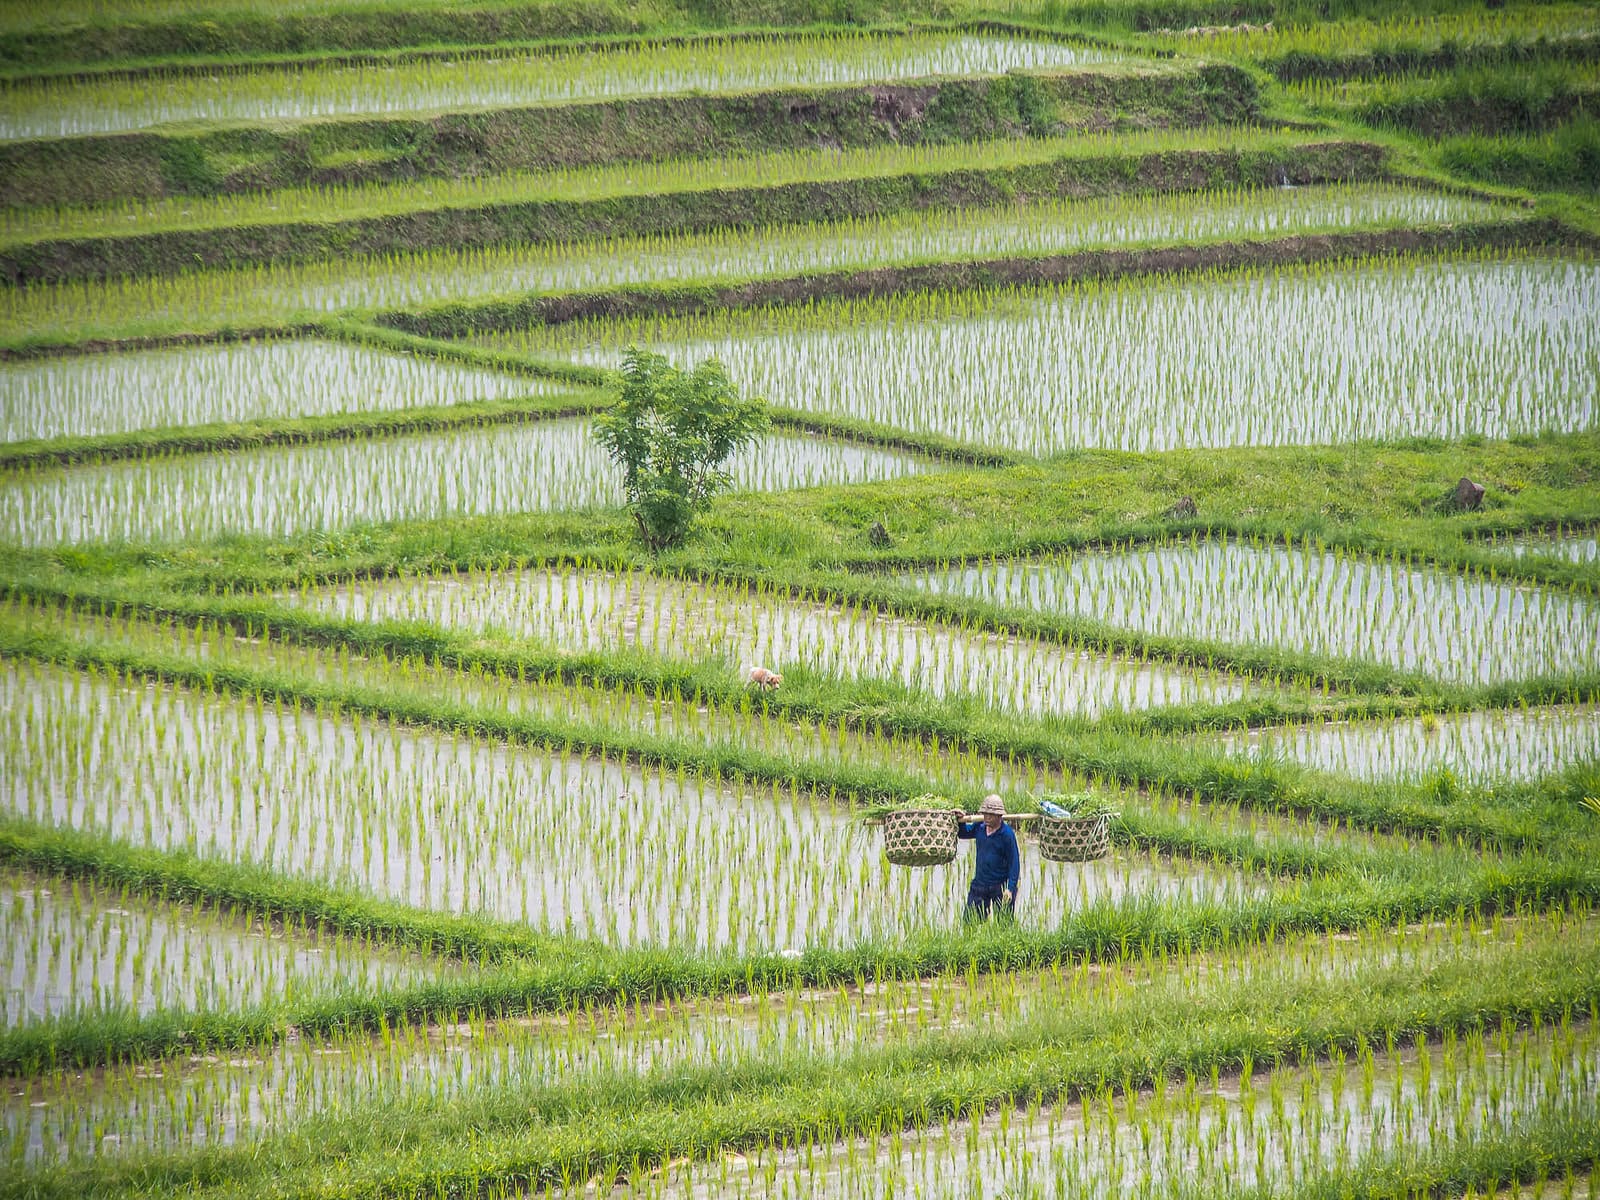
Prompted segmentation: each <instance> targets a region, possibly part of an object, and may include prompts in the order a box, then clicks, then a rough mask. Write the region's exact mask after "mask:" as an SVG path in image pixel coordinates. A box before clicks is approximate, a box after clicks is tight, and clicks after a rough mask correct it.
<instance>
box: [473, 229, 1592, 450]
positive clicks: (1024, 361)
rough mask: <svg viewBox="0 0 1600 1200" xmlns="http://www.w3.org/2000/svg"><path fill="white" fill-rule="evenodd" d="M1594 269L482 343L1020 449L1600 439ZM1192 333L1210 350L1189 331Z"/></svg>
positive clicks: (909, 302) (1245, 280)
mask: <svg viewBox="0 0 1600 1200" xmlns="http://www.w3.org/2000/svg"><path fill="white" fill-rule="evenodd" d="M1597 305H1600V274H1597V273H1596V271H1595V269H1594V268H1593V266H1592V265H1591V264H1589V263H1586V262H1581V261H1579V262H1564V261H1558V260H1545V259H1521V258H1518V259H1505V260H1500V259H1497V258H1489V259H1483V260H1478V259H1462V260H1448V259H1447V260H1444V261H1436V260H1422V261H1415V262H1403V263H1388V264H1384V265H1381V266H1364V267H1356V268H1339V269H1336V270H1330V269H1326V268H1322V267H1315V268H1309V269H1279V270H1273V271H1268V272H1231V271H1230V272H1224V273H1211V272H1206V273H1204V274H1202V275H1200V276H1199V277H1197V278H1194V279H1183V280H1167V279H1161V280H1155V281H1149V280H1144V279H1135V280H1132V281H1130V280H1127V279H1117V280H1115V281H1113V282H1111V283H1109V284H1100V283H1090V284H1081V285H1074V286H1069V287H1061V288H1047V289H1043V290H1038V291H1017V290H1005V291H999V292H954V293H950V292H937V293H932V294H918V295H912V296H896V297H892V298H889V299H884V300H867V301H854V300H851V301H837V302H827V303H821V304H817V305H814V306H810V305H808V306H797V307H778V308H763V309H755V310H751V311H728V312H718V313H714V314H710V315H706V316H694V317H684V318H671V319H659V318H633V319H626V320H597V321H576V322H572V323H570V324H566V325H560V326H555V327H551V328H543V327H537V328H533V329H526V330H517V331H513V332H510V333H504V334H492V335H487V336H485V337H482V338H480V339H479V340H480V341H481V342H482V343H483V344H486V345H490V346H493V347H495V348H498V349H509V350H519V351H532V352H534V353H538V354H545V355H552V354H561V355H566V356H570V357H572V358H573V359H575V360H576V361H579V362H584V363H591V364H611V363H614V362H616V361H617V360H618V357H619V356H620V354H621V352H622V349H623V348H624V347H626V346H627V345H630V344H633V343H638V344H640V345H646V346H650V347H652V348H656V349H658V350H660V351H661V352H663V353H666V354H668V355H669V356H672V357H675V358H677V359H679V360H681V361H689V360H697V359H699V358H702V357H705V356H707V355H715V356H716V357H718V358H720V359H721V360H722V361H723V362H725V363H726V364H727V366H728V369H729V371H730V372H731V373H732V375H733V377H734V378H735V379H736V380H738V381H739V382H740V383H741V384H742V385H743V386H746V387H749V388H752V389H754V390H756V391H760V392H762V393H763V394H765V395H768V396H770V397H771V398H772V399H773V400H774V401H776V402H778V403H781V404H787V405H791V406H793V407H796V408H803V409H807V410H810V411H815V412H821V413H828V414H833V415H841V416H851V417H857V418H863V419H867V420H872V421H878V422H882V423H884V424H887V425H891V426H894V427H896V428H900V429H906V430H910V431H913V432H917V433H937V434H942V435H944V436H946V437H953V438H957V439H959V440H962V441H968V442H975V443H978V444H980V445H984V446H996V447H1004V448H1008V449H1013V450H1020V451H1023V452H1025V453H1028V454H1054V453H1059V452H1061V451H1065V450H1072V449H1081V448H1085V447H1108V448H1113V449H1119V450H1138V451H1153V450H1168V449H1175V448H1184V449H1198V448H1206V447H1225V446H1259V445H1269V446H1284V445H1303V444H1328V443H1343V442H1350V441H1357V440H1368V439H1377V438H1400V437H1415V436H1427V437H1441V438H1461V437H1464V436H1467V435H1482V436H1488V437H1505V436H1508V435H1511V434H1529V433H1541V432H1547V431H1569V430H1577V429H1588V428H1592V427H1593V425H1594V421H1595V414H1596V410H1595V368H1594V362H1595V353H1596V349H1595V338H1596V328H1595V322H1594V320H1593V319H1592V314H1593V313H1594V312H1595V311H1596V306H1597ZM1195 330H1204V331H1205V335H1204V336H1203V337H1193V336H1191V334H1192V331H1195Z"/></svg>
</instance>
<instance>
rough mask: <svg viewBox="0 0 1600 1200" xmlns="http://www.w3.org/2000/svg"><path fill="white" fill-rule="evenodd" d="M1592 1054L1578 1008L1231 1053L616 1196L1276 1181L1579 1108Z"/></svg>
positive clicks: (1157, 1190) (1591, 1031)
mask: <svg viewBox="0 0 1600 1200" xmlns="http://www.w3.org/2000/svg"><path fill="white" fill-rule="evenodd" d="M1597 1067H1600V1033H1597V1031H1596V1029H1595V1026H1594V1024H1593V1022H1592V1020H1587V1019H1582V1018H1580V1019H1577V1020H1571V1019H1565V1020H1561V1021H1559V1022H1552V1023H1549V1024H1546V1025H1542V1026H1541V1027H1540V1028H1539V1029H1537V1030H1535V1031H1528V1030H1516V1029H1514V1028H1513V1027H1512V1026H1511V1025H1510V1023H1507V1024H1505V1025H1502V1026H1500V1027H1499V1028H1498V1029H1497V1028H1495V1027H1493V1026H1490V1027H1488V1028H1484V1029H1480V1030H1476V1031H1473V1032H1470V1033H1467V1034H1463V1035H1453V1036H1450V1037H1447V1038H1446V1039H1444V1040H1443V1041H1442V1042H1439V1043H1425V1044H1423V1045H1421V1046H1418V1047H1415V1048H1406V1049H1402V1048H1399V1047H1396V1046H1392V1045H1391V1046H1385V1045H1368V1044H1365V1043H1363V1044H1362V1045H1360V1046H1359V1047H1358V1048H1357V1049H1356V1051H1355V1053H1354V1054H1345V1053H1343V1052H1341V1053H1338V1054H1337V1055H1336V1056H1335V1057H1334V1058H1333V1060H1332V1061H1331V1062H1327V1063H1320V1062H1319V1063H1311V1064H1298V1065H1297V1064H1293V1063H1289V1062H1284V1063H1279V1064H1278V1065H1275V1066H1273V1067H1271V1068H1270V1069H1266V1070H1262V1071H1260V1072H1256V1071H1253V1070H1251V1069H1250V1067H1249V1066H1247V1068H1246V1073H1245V1074H1244V1075H1242V1076H1240V1077H1237V1078H1234V1077H1222V1076H1219V1075H1218V1074H1216V1073H1213V1074H1212V1075H1211V1076H1210V1077H1209V1078H1208V1077H1206V1076H1204V1075H1200V1076H1197V1075H1196V1074H1193V1073H1191V1074H1188V1075H1186V1076H1184V1077H1183V1078H1181V1079H1175V1080H1164V1081H1163V1082H1162V1083H1161V1084H1159V1085H1158V1086H1157V1087H1155V1088H1153V1089H1149V1090H1145V1091H1140V1092H1137V1093H1122V1094H1118V1093H1116V1092H1114V1091H1112V1090H1110V1089H1104V1090H1101V1091H1100V1092H1098V1093H1097V1094H1094V1095H1091V1096H1087V1097H1085V1098H1084V1099H1083V1100H1081V1101H1080V1102H1078V1103H1075V1104H1070V1105H1037V1104H1030V1105H1028V1106H1027V1107H1026V1108H1018V1109H1010V1108H1003V1109H1001V1110H1000V1111H999V1112H992V1113H979V1114H974V1115H973V1117H972V1118H971V1119H970V1120H968V1119H963V1120H952V1121H947V1122H943V1123H941V1124H939V1125H935V1126H934V1127H932V1128H930V1129H925V1130H915V1131H910V1132H903V1131H901V1130H900V1129H899V1128H891V1129H885V1130H884V1131H883V1132H882V1133H881V1134H880V1135H878V1136H875V1137H868V1138H864V1139H861V1140H859V1141H847V1142H843V1143H820V1144H808V1145H805V1146H801V1147H782V1146H772V1147H766V1148H761V1149H758V1150H755V1151H752V1152H748V1153H742V1154H737V1155H730V1156H728V1157H727V1158H724V1159H722V1160H720V1161H717V1162H711V1163H683V1164H675V1166H674V1168H673V1169H672V1170H670V1171H667V1172H663V1173H661V1174H655V1173H651V1174H648V1175H645V1176H644V1177H643V1178H638V1179H634V1178H630V1180H629V1181H628V1186H627V1187H626V1189H623V1190H620V1194H622V1195H627V1196H647V1197H678V1196H691V1195H692V1196H696V1197H724V1196H772V1195H783V1196H793V1197H807V1196H816V1197H827V1198H828V1200H837V1198H839V1197H868V1196H881V1195H888V1194H908V1195H918V1196H929V1197H942V1196H949V1197H952V1198H953V1197H957V1196H967V1195H971V1194H972V1191H973V1184H974V1182H975V1181H978V1180H982V1181H983V1182H984V1183H985V1184H987V1185H988V1186H989V1187H990V1188H992V1189H994V1190H993V1192H992V1193H990V1194H995V1195H1013V1196H1062V1195H1071V1196H1095V1197H1099V1196H1105V1197H1112V1196H1116V1197H1124V1196H1137V1197H1157V1196H1162V1197H1168V1196H1172V1195H1175V1194H1184V1193H1183V1192H1182V1191H1181V1189H1182V1188H1183V1187H1184V1186H1185V1184H1186V1183H1189V1184H1191V1185H1192V1182H1193V1181H1195V1180H1207V1181H1213V1182H1214V1183H1215V1182H1217V1181H1221V1180H1227V1181H1228V1182H1229V1183H1230V1184H1231V1185H1232V1186H1233V1187H1259V1188H1263V1189H1266V1188H1272V1189H1274V1192H1275V1193H1276V1192H1277V1190H1278V1189H1282V1190H1283V1191H1284V1192H1291V1193H1292V1191H1293V1190H1294V1189H1295V1187H1296V1186H1297V1185H1299V1186H1306V1185H1310V1184H1313V1183H1315V1182H1316V1181H1317V1179H1318V1177H1319V1176H1323V1175H1328V1174H1332V1175H1335V1176H1343V1177H1346V1178H1359V1177H1362V1176H1363V1175H1364V1174H1365V1173H1367V1172H1370V1171H1374V1170H1376V1169H1377V1168H1379V1167H1380V1166H1381V1165H1383V1164H1384V1163H1385V1162H1386V1160H1393V1159H1399V1158H1406V1157H1410V1156H1414V1155H1415V1154H1416V1152H1417V1151H1418V1150H1421V1149H1423V1148H1434V1149H1443V1148H1447V1147H1459V1148H1466V1147H1470V1146H1472V1145H1474V1144H1476V1143H1478V1142H1480V1141H1484V1140H1487V1139H1490V1138H1493V1137H1496V1136H1509V1135H1513V1134H1515V1133H1516V1132H1517V1131H1518V1130H1519V1127H1520V1126H1521V1125H1522V1123H1524V1122H1532V1121H1534V1120H1536V1119H1538V1118H1545V1119H1552V1118H1564V1119H1568V1120H1572V1119H1580V1118H1581V1115H1582V1114H1585V1113H1592V1111H1593V1106H1594V1104H1595V1102H1596V1100H1597V1098H1600V1096H1597V1086H1596V1070H1597ZM552 1194H553V1195H554V1194H560V1195H568V1194H581V1189H579V1188H573V1189H571V1190H570V1191H569V1190H566V1189H562V1190H561V1191H559V1192H557V1191H556V1190H555V1189H552ZM1557 1194H1559V1192H1558V1193H1557Z"/></svg>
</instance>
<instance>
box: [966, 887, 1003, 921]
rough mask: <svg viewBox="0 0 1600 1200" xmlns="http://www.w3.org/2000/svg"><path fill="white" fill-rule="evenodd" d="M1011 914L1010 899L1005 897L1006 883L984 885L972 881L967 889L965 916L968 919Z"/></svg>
mask: <svg viewBox="0 0 1600 1200" xmlns="http://www.w3.org/2000/svg"><path fill="white" fill-rule="evenodd" d="M1010 915H1011V901H1009V900H1007V899H1006V885H1005V884H1003V883H996V884H993V885H992V886H988V887H984V886H980V885H979V884H976V883H974V884H973V885H972V886H971V887H969V888H968V889H967V909H966V913H965V916H966V918H967V919H968V920H969V921H970V920H982V919H983V918H984V917H989V916H996V917H1009V916H1010Z"/></svg>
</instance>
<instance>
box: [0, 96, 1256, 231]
mask: <svg viewBox="0 0 1600 1200" xmlns="http://www.w3.org/2000/svg"><path fill="white" fill-rule="evenodd" d="M1255 117H1256V90H1255V85H1254V83H1253V81H1252V80H1251V79H1250V77H1249V76H1248V75H1246V74H1244V73H1243V72H1240V71H1239V70H1237V69H1235V68H1229V67H1201V68H1197V69H1180V68H1175V67H1160V68H1148V69H1145V70H1143V71H1140V72H1136V73H1133V74H1127V73H1113V74H1107V75H1100V74H1089V75H1066V76H1050V75H1042V76H1033V75H1027V76H1018V77H1016V78H1013V79H1004V80H999V81H994V80H944V81H920V82H916V83H908V84H897V85H894V86H893V87H890V88H869V89H862V88H859V87H849V86H832V87H816V88H786V89H781V90H776V91H761V92H754V93H746V94H734V95H730V96H722V97H716V96H706V97H677V98H672V99H637V100H624V101H611V102H597V103H575V104H574V103H569V104H560V105H550V106H545V107H541V108H532V109H505V110H501V111H497V112H491V113H476V114H443V115H440V116H437V117H433V118H430V119H426V120H421V119H416V118H398V117H390V118H367V119H324V120H319V121H314V122H310V123H305V124H303V125H300V126H297V127H296V128H295V129H294V130H293V131H288V132H285V131H281V130H277V129H275V128H274V127H271V126H266V127H244V128H239V129H234V130H221V131H206V130H200V131H193V130H191V131H186V132H179V131H169V132H163V133H155V132H152V133H129V134H121V135H116V136H112V137H93V138H75V139H68V140H65V141H56V142H41V143H32V142H19V143H8V144H0V164H3V165H4V166H5V167H6V168H7V169H8V176H7V178H6V179H5V181H4V183H0V206H3V207H4V209H5V210H6V211H5V213H4V216H3V219H0V229H5V230H6V231H7V234H8V236H10V237H16V236H18V235H19V234H20V235H24V236H28V237H31V238H39V237H50V236H55V237H69V236H74V235H83V234H93V233H108V232H110V233H115V232H121V231H125V230H128V229H139V230H141V231H144V232H157V231H171V230H178V229H186V228H195V227H199V228H205V227H213V226H224V225H245V224H263V223H266V224H273V223H278V224H281V223H282V222H283V221H285V220H286V219H299V220H317V219H322V218H326V217H327V216H328V215H330V214H337V213H340V212H344V213H349V214H358V215H361V216H367V217H377V216H385V215H396V214H403V213H406V212H409V211H413V210H417V209H422V208H437V207H473V206H483V205H486V204H494V203H506V202H510V201H514V200H516V199H518V198H519V197H521V196H523V195H531V196H532V197H535V198H544V199H548V198H550V193H551V191H552V189H553V188H555V187H558V186H560V185H561V183H562V181H563V180H565V183H566V185H567V186H568V187H569V188H571V189H573V190H575V191H577V192H578V194H580V195H581V194H583V193H584V192H590V193H593V192H596V190H597V189H601V188H604V187H606V186H607V185H609V188H610V190H611V191H613V192H615V191H618V190H637V188H638V184H637V182H630V181H638V180H641V179H643V180H655V181H657V182H656V184H655V185H654V186H655V187H656V190H670V188H671V186H672V185H673V184H674V183H676V184H678V185H679V186H681V185H682V183H683V181H685V180H688V179H691V178H694V177H695V176H696V172H695V169H694V165H695V164H696V163H700V164H702V174H703V176H705V177H709V178H716V177H719V176H720V177H722V178H723V179H724V181H725V183H724V186H729V185H732V184H734V183H736V182H738V181H739V180H741V179H743V180H745V181H746V182H748V181H749V180H750V178H751V176H752V172H751V168H750V166H749V165H748V163H749V160H752V159H771V160H774V161H773V162H771V163H769V164H768V167H767V169H766V170H764V171H763V172H762V173H761V175H760V176H758V177H757V178H760V179H769V178H772V177H774V176H776V177H777V178H779V179H784V180H785V181H792V180H793V179H794V178H806V177H809V176H810V175H812V174H815V173H816V170H817V169H818V168H820V169H821V170H822V171H824V172H831V173H832V174H834V175H839V174H840V173H849V172H851V171H852V170H853V171H854V173H867V172H868V168H865V167H864V166H863V164H864V163H870V162H872V161H874V160H877V161H879V162H882V161H884V160H888V161H899V162H902V163H904V164H905V165H906V166H913V167H914V166H921V168H922V169H924V170H927V169H929V168H931V167H932V166H934V165H937V164H939V163H950V164H951V165H959V163H960V161H961V160H960V158H959V157H958V155H957V151H958V149H959V147H960V145H961V144H963V143H969V142H979V143H989V146H988V149H987V151H986V152H985V154H984V157H985V158H987V159H988V160H990V162H989V165H1001V164H1002V163H1004V162H1006V161H1013V162H1014V161H1031V160H1037V159H1039V158H1040V157H1044V156H1049V155H1050V153H1051V150H1052V148H1058V149H1070V148H1072V147H1073V146H1074V145H1075V144H1076V143H1078V142H1079V141H1082V140H1085V139H1087V140H1088V141H1090V142H1091V143H1093V142H1096V141H1101V140H1103V138H1101V137H1098V136H1096V135H1097V134H1098V135H1104V134H1110V133H1118V134H1121V135H1125V136H1129V137H1134V138H1136V139H1138V141H1139V142H1140V143H1142V144H1147V145H1154V144H1159V143H1160V142H1161V141H1162V140H1163V139H1162V138H1161V137H1160V136H1159V135H1160V134H1161V133H1163V132H1165V133H1166V135H1167V138H1166V140H1173V139H1174V137H1175V135H1176V134H1177V133H1178V132H1180V131H1185V132H1192V133H1194V134H1196V135H1204V134H1207V133H1211V134H1213V135H1218V134H1221V133H1223V132H1225V130H1224V129H1223V128H1221V127H1232V126H1240V125H1246V124H1249V123H1251V122H1253V121H1254V119H1255ZM612 126H616V128H612ZM1164 127H1170V128H1164ZM1258 134H1263V135H1264V134H1265V131H1258ZM823 147H833V148H832V149H828V150H826V151H825V150H824V149H823ZM966 157H967V158H968V159H970V158H971V157H972V152H971V151H970V150H969V151H967V153H966ZM741 163H744V164H746V165H745V166H743V168H742V169H741V165H740V164H741ZM808 163H815V164H817V165H818V166H817V167H814V168H813V169H812V170H809V171H808V170H807V169H806V164H808ZM972 165H978V164H976V163H974V164H972ZM69 167H70V168H75V169H76V172H77V173H76V175H75V178H76V179H77V181H78V187H77V188H74V189H69V188H68V187H67V186H66V184H65V183H64V182H63V180H62V178H61V174H60V173H61V172H62V171H63V170H64V169H67V168H69ZM879 173H881V171H880V172H879ZM552 176H554V178H552ZM227 192H235V193H240V194H238V195H234V196H228V195H225V194H221V193H227ZM267 193H271V194H270V195H269V194H267ZM275 204H276V206H277V207H274V205H275ZM28 206H46V208H45V210H43V211H34V212H27V211H23V212H17V211H13V210H15V209H17V208H18V207H22V208H27V207H28ZM51 206H55V207H58V208H59V211H55V212H51V211H49V208H50V207H51ZM86 206H87V207H86ZM119 218H120V220H119ZM130 220H132V221H134V222H135V224H132V225H130V224H129V223H128V222H129V221H130Z"/></svg>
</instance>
